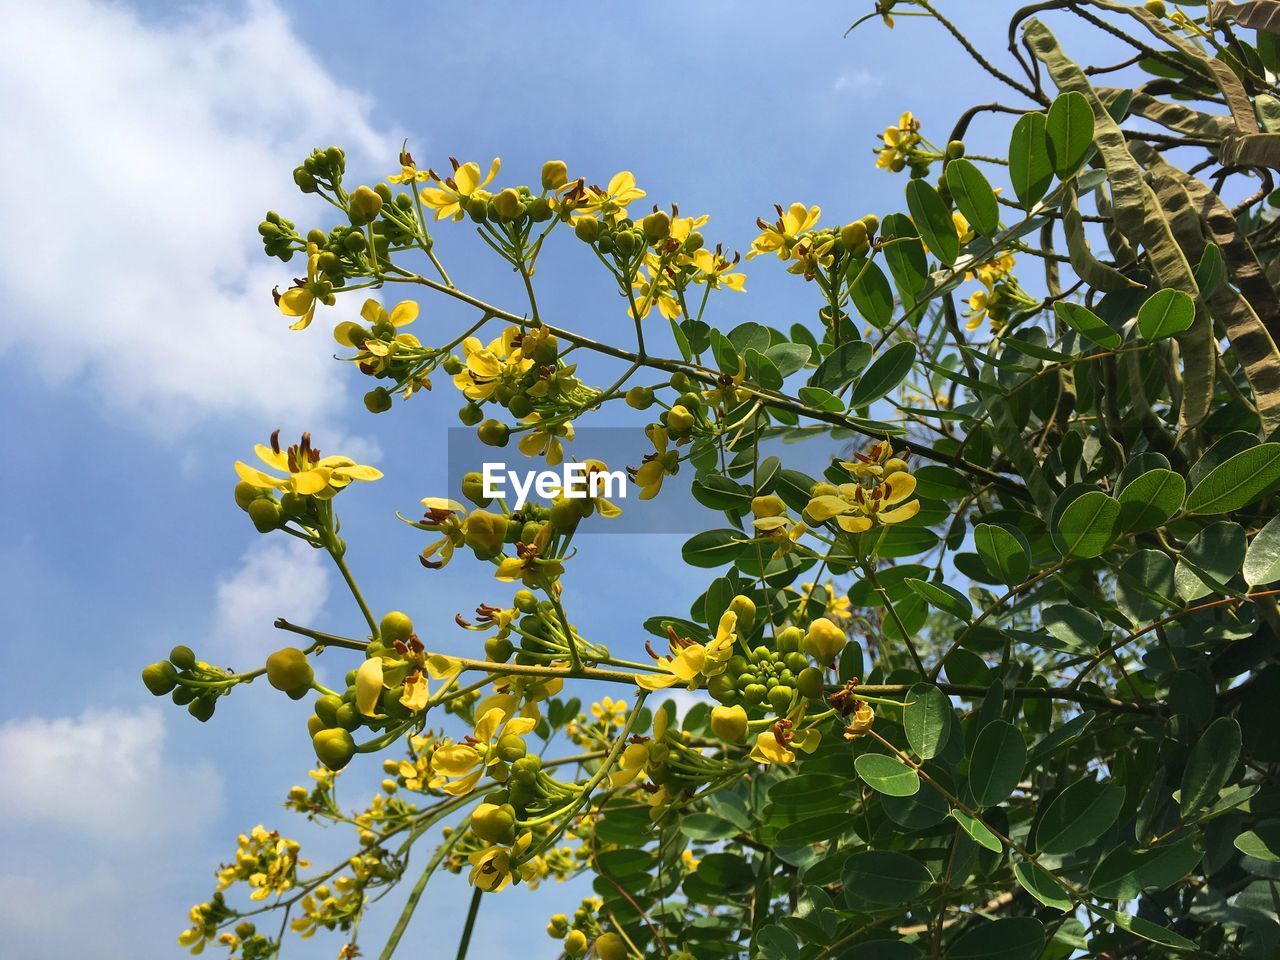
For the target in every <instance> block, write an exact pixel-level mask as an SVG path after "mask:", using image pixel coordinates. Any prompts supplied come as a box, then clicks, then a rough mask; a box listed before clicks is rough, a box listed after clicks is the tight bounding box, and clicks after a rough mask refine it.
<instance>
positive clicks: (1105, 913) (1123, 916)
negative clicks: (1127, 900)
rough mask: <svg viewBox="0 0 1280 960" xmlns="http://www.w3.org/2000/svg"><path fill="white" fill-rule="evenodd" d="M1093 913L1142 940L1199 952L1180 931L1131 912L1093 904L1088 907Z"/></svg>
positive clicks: (1176, 948)
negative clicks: (1177, 931)
mask: <svg viewBox="0 0 1280 960" xmlns="http://www.w3.org/2000/svg"><path fill="white" fill-rule="evenodd" d="M1089 909H1090V910H1092V911H1093V912H1094V913H1096V914H1098V915H1099V916H1100V917H1103V918H1104V919H1106V920H1110V921H1111V922H1112V923H1114V924H1115V925H1116V926H1117V927H1119V928H1120V929H1121V930H1126V931H1128V932H1129V933H1132V934H1133V935H1134V936H1135V937H1141V938H1142V939H1143V940H1150V941H1151V942H1152V943H1158V944H1161V945H1162V946H1166V947H1172V948H1173V949H1175V950H1191V951H1195V952H1199V950H1200V948H1199V946H1198V945H1197V944H1196V943H1195V942H1194V941H1191V940H1188V939H1187V938H1186V937H1184V936H1182V934H1180V933H1174V932H1173V931H1172V930H1170V929H1169V928H1168V927H1162V926H1160V925H1159V924H1157V923H1152V922H1151V921H1150V920H1144V919H1143V918H1142V917H1135V916H1133V914H1129V913H1124V912H1122V911H1120V910H1108V909H1107V908H1106V907H1103V906H1099V905H1098V904H1093V905H1092V906H1090V907H1089Z"/></svg>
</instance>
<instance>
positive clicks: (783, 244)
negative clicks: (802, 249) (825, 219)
mask: <svg viewBox="0 0 1280 960" xmlns="http://www.w3.org/2000/svg"><path fill="white" fill-rule="evenodd" d="M774 209H775V210H777V211H778V219H777V220H776V221H774V222H773V223H765V222H764V221H763V220H757V221H756V224H757V225H758V226H759V227H760V231H761V232H760V236H758V237H756V238H755V239H754V240H752V241H751V250H750V251H749V252H748V253H747V259H748V260H750V259H752V258H753V257H758V256H761V255H762V254H766V253H773V254H777V257H778V259H779V260H786V259H787V258H788V257H789V256H791V249H792V247H794V246H795V243H796V239H797V238H798V237H799V235H800V234H801V233H804V232H805V231H806V230H809V229H812V227H813V225H814V224H816V223H817V222H818V217H819V216H821V215H822V210H821V208H819V207H816V206H813V207H806V206H805V205H804V204H803V203H793V204H792V205H791V206H790V207H788V208H787V209H786V210H785V211H784V210H783V209H782V207H781V206H775V208H774Z"/></svg>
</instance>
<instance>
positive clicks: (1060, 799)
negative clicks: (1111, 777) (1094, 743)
mask: <svg viewBox="0 0 1280 960" xmlns="http://www.w3.org/2000/svg"><path fill="white" fill-rule="evenodd" d="M1123 806H1124V788H1123V787H1119V786H1116V785H1115V784H1113V783H1099V782H1098V781H1096V780H1094V779H1093V777H1092V776H1087V777H1085V778H1083V779H1081V780H1077V781H1076V782H1075V783H1073V784H1071V785H1070V786H1069V787H1067V788H1066V789H1065V790H1063V791H1062V792H1061V793H1060V794H1058V795H1057V796H1056V797H1054V798H1053V801H1052V802H1051V803H1050V804H1049V806H1048V808H1047V809H1046V810H1045V811H1044V815H1043V816H1042V817H1041V819H1040V826H1039V828H1038V829H1037V830H1036V849H1037V850H1040V851H1041V852H1042V853H1053V854H1060V853H1071V852H1072V851H1075V850H1080V849H1082V848H1084V847H1087V846H1089V844H1091V843H1093V842H1094V841H1095V840H1097V839H1098V838H1099V837H1100V836H1102V835H1103V834H1104V833H1106V832H1107V831H1108V830H1109V829H1111V826H1112V824H1114V823H1115V822H1116V818H1117V817H1119V816H1120V809H1121V807H1123Z"/></svg>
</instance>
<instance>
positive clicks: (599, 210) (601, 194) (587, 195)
mask: <svg viewBox="0 0 1280 960" xmlns="http://www.w3.org/2000/svg"><path fill="white" fill-rule="evenodd" d="M644 195H645V193H644V191H643V190H641V189H640V188H639V187H637V186H636V178H635V176H634V174H632V173H631V171H630V170H623V171H621V172H620V173H616V174H614V176H613V179H612V180H610V181H609V186H608V187H605V188H601V187H584V188H583V190H582V195H581V197H580V198H579V199H578V201H577V207H578V211H579V212H581V213H582V214H583V215H585V216H596V215H599V216H600V217H602V218H603V219H604V220H605V221H606V222H608V223H617V222H618V221H619V220H621V219H623V218H624V217H626V215H627V205H628V204H630V203H631V202H632V201H634V200H639V199H640V198H641V197H643V196H644Z"/></svg>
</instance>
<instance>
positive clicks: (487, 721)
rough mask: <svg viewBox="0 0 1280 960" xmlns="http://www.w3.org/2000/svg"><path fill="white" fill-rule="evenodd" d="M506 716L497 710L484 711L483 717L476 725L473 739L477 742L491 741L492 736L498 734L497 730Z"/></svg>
mask: <svg viewBox="0 0 1280 960" xmlns="http://www.w3.org/2000/svg"><path fill="white" fill-rule="evenodd" d="M506 716H507V715H506V714H505V713H504V712H503V711H502V710H500V709H498V708H496V707H495V708H494V709H492V710H487V711H485V713H484V715H483V716H482V717H481V718H480V720H479V722H478V723H476V732H475V738H476V739H477V740H485V741H488V740H492V739H493V735H494V734H495V733H497V732H498V728H499V727H500V726H502V721H503V720H505V719H506Z"/></svg>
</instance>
